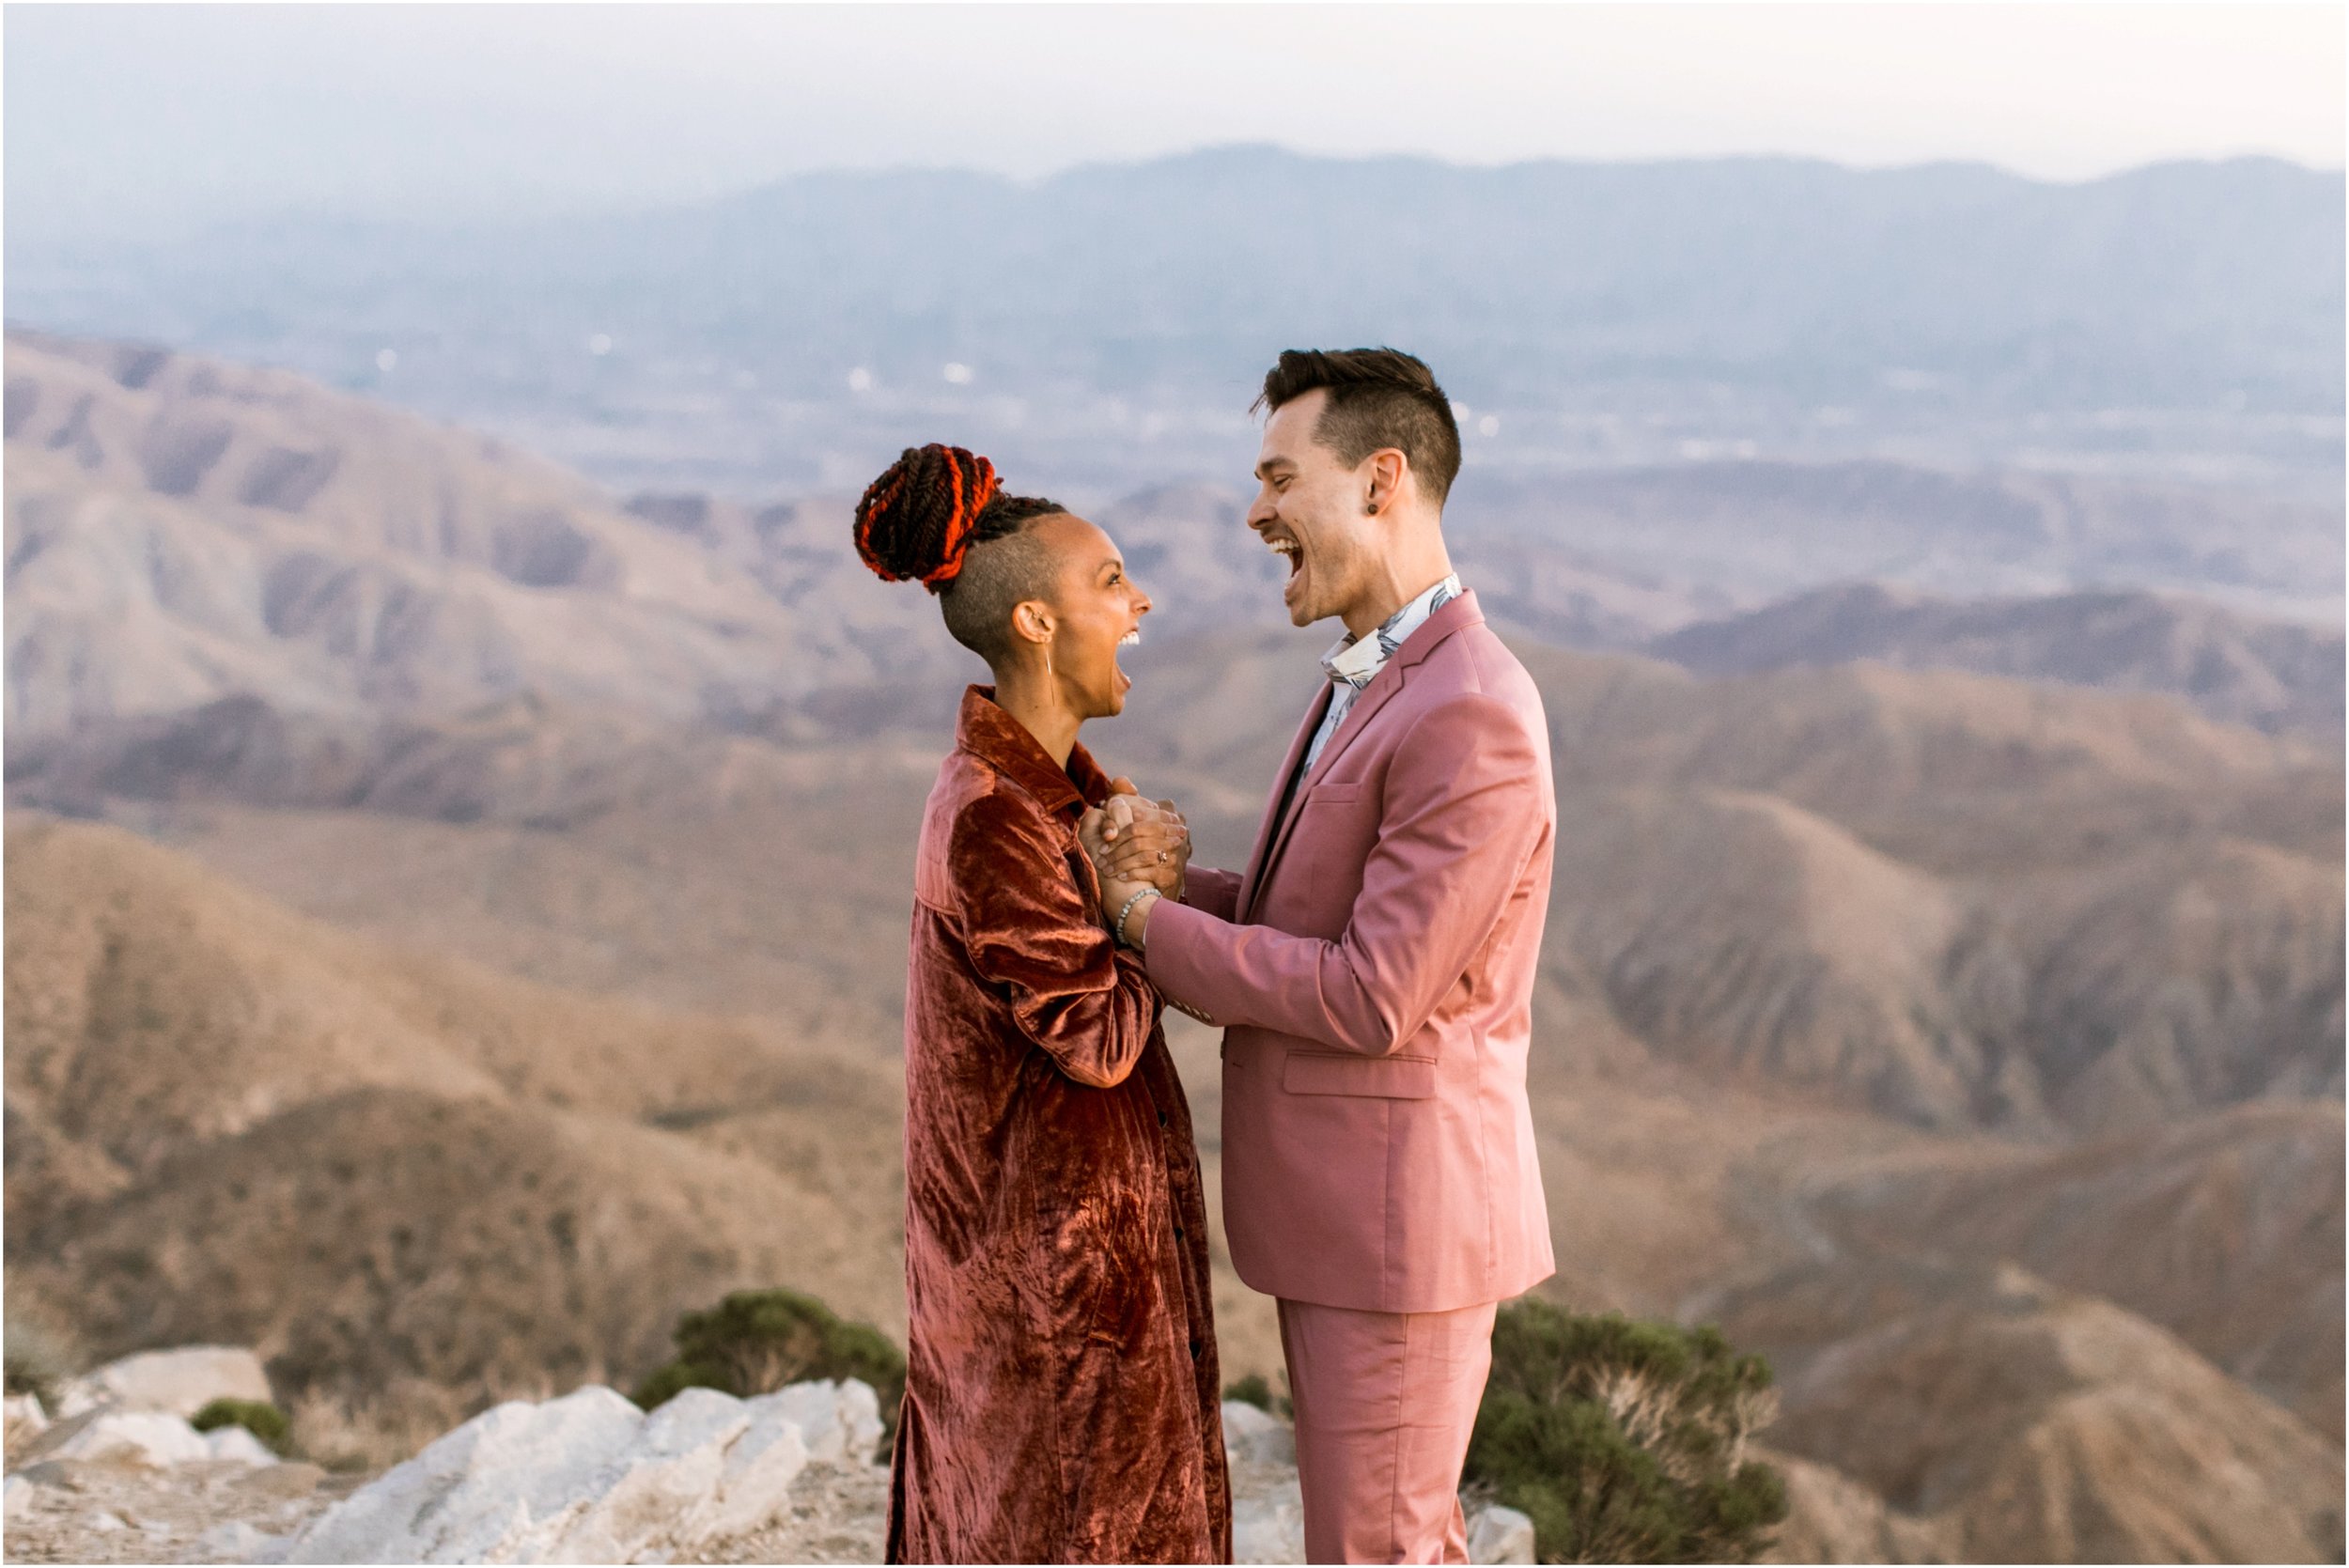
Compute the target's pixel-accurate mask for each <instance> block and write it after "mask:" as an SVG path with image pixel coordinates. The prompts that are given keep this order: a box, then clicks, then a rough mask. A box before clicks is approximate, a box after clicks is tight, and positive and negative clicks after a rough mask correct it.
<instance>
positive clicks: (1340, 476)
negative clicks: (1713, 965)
mask: <svg viewBox="0 0 2349 1568" xmlns="http://www.w3.org/2000/svg"><path fill="white" fill-rule="evenodd" d="M1329 401H1330V395H1329V393H1327V392H1326V391H1323V390H1321V389H1319V388H1315V390H1314V391H1312V392H1309V393H1306V394H1305V395H1304V396H1301V397H1294V398H1291V399H1290V400H1289V401H1287V402H1285V403H1283V404H1282V405H1281V406H1280V407H1279V408H1277V409H1275V410H1273V411H1272V417H1271V418H1269V419H1268V420H1266V421H1265V427H1264V443H1263V445H1262V446H1261V447H1259V448H1258V450H1257V454H1256V478H1257V481H1258V484H1257V489H1256V501H1255V505H1252V506H1251V507H1250V508H1249V509H1248V526H1249V527H1251V528H1252V529H1254V530H1255V531H1256V534H1257V536H1258V537H1260V538H1262V539H1263V540H1264V541H1265V543H1266V544H1268V545H1269V546H1271V547H1272V549H1273V550H1274V551H1276V552H1278V553H1280V554H1282V555H1283V556H1284V557H1285V558H1286V560H1287V561H1288V566H1289V579H1288V582H1287V584H1286V585H1285V586H1283V588H1282V590H1281V602H1282V603H1283V604H1285V605H1287V606H1288V612H1289V620H1290V621H1291V622H1292V623H1293V624H1295V625H1297V626H1311V625H1312V624H1313V623H1314V622H1315V621H1317V620H1320V619H1322V618H1323V617H1324V616H1327V615H1343V614H1344V613H1346V610H1347V609H1348V608H1349V607H1350V606H1351V605H1353V603H1354V602H1355V601H1356V600H1357V599H1360V598H1363V597H1364V596H1365V595H1367V594H1371V593H1375V592H1376V591H1377V582H1378V573H1377V565H1378V562H1379V559H1380V555H1381V552H1382V551H1384V549H1385V546H1386V530H1385V528H1384V527H1383V526H1382V525H1381V523H1380V520H1378V519H1377V518H1374V517H1370V516H1368V515H1366V514H1365V512H1364V510H1363V504H1364V502H1365V501H1366V500H1367V499H1368V497H1369V493H1370V484H1371V464H1372V463H1373V462H1374V461H1376V454H1374V455H1373V456H1371V457H1367V458H1363V459H1362V461H1361V465H1360V466H1359V467H1347V466H1346V464H1344V463H1342V462H1340V461H1339V460H1338V456H1337V454H1336V453H1334V452H1332V451H1330V449H1329V448H1328V447H1326V446H1324V445H1322V444H1321V443H1320V442H1317V441H1315V439H1314V430H1315V427H1316V426H1317V425H1319V424H1320V422H1321V411H1322V410H1323V409H1324V408H1325V407H1327V406H1328V404H1329Z"/></svg>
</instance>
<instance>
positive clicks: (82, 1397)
mask: <svg viewBox="0 0 2349 1568" xmlns="http://www.w3.org/2000/svg"><path fill="white" fill-rule="evenodd" d="M271 1397H272V1396H271V1394H270V1387H269V1374H268V1373H266V1372H264V1371H263V1370H262V1369H261V1358H259V1357H258V1356H256V1355H255V1354H254V1353H253V1352H252V1351H250V1350H246V1349H243V1348H241V1347H238V1346H232V1345H222V1344H191V1345H182V1346H180V1347H179V1348H178V1349H176V1350H148V1351H142V1352H140V1353H139V1354H137V1355H134V1356H125V1357H123V1358H121V1359H120V1360H118V1361H109V1362H107V1363H106V1364H105V1365H104V1366H102V1367H100V1368H99V1369H98V1370H97V1371H96V1372H93V1373H90V1374H88V1375H86V1376H84V1377H76V1378H74V1379H72V1380H71V1381H70V1382H69V1383H67V1384H66V1385H65V1387H64V1388H62V1389H59V1390H58V1392H57V1413H58V1414H59V1415H62V1416H77V1415H80V1414H81V1413H82V1412H83V1411H85V1410H95V1409H99V1408H101V1407H102V1406H105V1405H117V1406H119V1407H120V1408H122V1409H125V1410H160V1411H163V1412H164V1413H166V1414H169V1415H174V1416H182V1417H193V1416H194V1414H195V1413H196V1412H197V1411H199V1410H201V1409H203V1408H204V1406H206V1405H210V1403H211V1402H212V1401H214V1400H216V1399H246V1400H254V1401H257V1402H258V1403H261V1404H268V1403H269V1401H270V1399H271Z"/></svg>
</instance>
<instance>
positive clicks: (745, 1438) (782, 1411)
mask: <svg viewBox="0 0 2349 1568" xmlns="http://www.w3.org/2000/svg"><path fill="white" fill-rule="evenodd" d="M818 1386H819V1387H820V1385H818ZM856 1387H858V1388H860V1389H862V1388H863V1387H864V1385H863V1384H862V1383H859V1384H857V1385H856ZM790 1391H791V1390H790V1389H782V1390H779V1391H777V1392H775V1393H771V1394H762V1395H760V1396H759V1397H758V1398H756V1399H754V1400H751V1401H749V1402H748V1404H749V1406H750V1411H751V1419H750V1421H749V1423H748V1424H747V1425H745V1426H744V1428H743V1430H742V1433H741V1436H738V1437H736V1438H735V1439H734V1442H733V1446H732V1447H730V1448H728V1449H727V1450H726V1455H725V1464H724V1467H723V1469H721V1470H720V1472H719V1475H718V1488H717V1491H716V1493H715V1494H714V1495H713V1496H712V1497H710V1498H708V1501H706V1502H705V1503H704V1504H703V1505H702V1506H701V1508H700V1509H699V1510H697V1511H696V1513H695V1515H694V1517H693V1519H692V1533H693V1535H694V1536H695V1537H696V1538H697V1539H699V1540H704V1541H723V1540H724V1539H726V1538H727V1537H729V1536H736V1535H746V1534H748V1533H749V1532H750V1531H752V1530H754V1529H758V1528H759V1527H760V1526H761V1525H764V1524H765V1523H767V1521H768V1520H770V1519H771V1518H773V1517H774V1516H775V1515H776V1514H780V1513H782V1512H783V1511H784V1510H785V1509H786V1507H788V1506H789V1504H790V1500H791V1498H790V1494H791V1483H793V1482H795V1481H797V1480H799V1478H800V1472H801V1470H802V1469H805V1468H806V1467H807V1461H808V1452H807V1441H806V1438H805V1436H804V1435H803V1429H802V1428H801V1425H800V1423H799V1422H798V1421H794V1420H793V1419H792V1417H791V1415H790V1405H789V1404H788V1402H786V1400H785V1398H784V1396H785V1395H786V1394H787V1393H789V1392H790ZM867 1392H870V1390H869V1389H868V1390H867Z"/></svg>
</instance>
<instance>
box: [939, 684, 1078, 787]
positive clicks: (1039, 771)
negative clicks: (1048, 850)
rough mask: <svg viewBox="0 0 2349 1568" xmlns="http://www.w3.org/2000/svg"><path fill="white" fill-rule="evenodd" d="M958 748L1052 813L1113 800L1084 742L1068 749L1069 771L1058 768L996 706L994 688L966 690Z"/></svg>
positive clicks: (1024, 730)
mask: <svg viewBox="0 0 2349 1568" xmlns="http://www.w3.org/2000/svg"><path fill="white" fill-rule="evenodd" d="M955 749H956V750H957V751H961V752H968V753H971V754H972V756H974V757H976V758H978V759H979V760H980V761H981V762H984V763H986V764H987V765H988V767H989V768H994V769H995V771H997V772H998V773H1001V774H1003V776H1004V777H1006V778H1008V779H1010V780H1012V781H1013V782H1014V783H1016V784H1019V787H1020V788H1022V789H1024V790H1026V791H1027V792H1028V793H1029V794H1030V795H1033V796H1034V797H1035V799H1036V801H1037V803H1038V804H1040V805H1042V806H1043V808H1044V809H1045V810H1046V811H1048V812H1063V811H1066V810H1068V809H1069V808H1070V807H1072V806H1097V805H1099V804H1100V803H1101V802H1102V801H1103V800H1108V799H1109V793H1110V782H1109V776H1108V775H1107V774H1105V773H1103V772H1102V771H1101V769H1100V768H1099V766H1098V765H1097V764H1096V763H1095V762H1094V760H1093V753H1090V752H1088V751H1086V750H1085V749H1084V743H1083V742H1082V741H1079V742H1078V743H1077V744H1076V745H1074V746H1072V747H1071V748H1069V752H1068V768H1067V770H1066V772H1064V771H1063V770H1061V769H1060V768H1056V767H1054V766H1053V764H1052V759H1051V757H1050V754H1049V753H1046V751H1045V750H1044V748H1043V746H1042V745H1041V744H1040V743H1038V741H1037V740H1036V737H1034V736H1033V735H1031V734H1029V733H1028V726H1027V725H1025V724H1023V723H1021V722H1019V720H1017V719H1015V718H1013V717H1012V716H1011V715H1010V714H1008V713H1006V712H1004V711H1003V709H1002V708H1001V707H999V706H996V704H995V688H993V687H992V686H972V687H970V688H967V689H966V690H965V691H963V693H962V711H961V712H960V713H959V714H957V716H956V719H955Z"/></svg>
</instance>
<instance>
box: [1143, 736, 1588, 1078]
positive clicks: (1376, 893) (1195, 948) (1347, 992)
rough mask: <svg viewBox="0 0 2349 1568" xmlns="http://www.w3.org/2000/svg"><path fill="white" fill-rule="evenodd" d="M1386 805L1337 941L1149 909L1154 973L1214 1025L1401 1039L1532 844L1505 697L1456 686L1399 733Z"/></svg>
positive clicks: (1538, 818)
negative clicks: (1405, 732)
mask: <svg viewBox="0 0 2349 1568" xmlns="http://www.w3.org/2000/svg"><path fill="white" fill-rule="evenodd" d="M1382 805H1383V809H1382V813H1381V816H1380V820H1379V824H1378V836H1377V842H1376V843H1375V844H1374V845H1373V846H1372V848H1371V851H1370V859H1369V862H1368V863H1367V864H1366V865H1365V866H1364V867H1363V869H1362V884H1361V893H1359V894H1358V895H1357V896H1356V897H1355V900H1354V907H1353V908H1352V910H1351V911H1350V913H1349V914H1348V917H1347V920H1346V929H1345V930H1344V932H1342V933H1341V934H1340V935H1339V936H1338V938H1337V939H1335V940H1326V939H1322V938H1318V937H1299V936H1291V935H1289V934H1288V933H1286V932H1282V931H1275V930H1272V929H1271V928H1270V927H1268V926H1263V925H1236V924H1232V923H1230V922H1229V921H1225V920H1221V919H1218V918H1217V917H1215V916H1214V915H1211V914H1208V913H1206V912H1205V911H1203V910H1201V909H1197V908H1190V907H1188V906H1184V905H1161V906H1159V908H1154V909H1152V910H1151V911H1150V927H1149V933H1150V934H1149V937H1148V964H1149V970H1150V975H1151V978H1152V979H1154V980H1156V981H1157V982H1158V983H1159V986H1160V987H1161V988H1162V989H1163V990H1164V991H1165V992H1166V994H1167V995H1168V996H1170V997H1173V998H1175V999H1178V1000H1179V1001H1183V1002H1186V1003H1189V1004H1191V1005H1195V1006H1198V1007H1200V1008H1203V1009H1204V1010H1206V1012H1208V1013H1210V1014H1212V1015H1213V1016H1214V1017H1215V1020H1216V1022H1218V1023H1219V1024H1223V1025H1226V1026H1229V1025H1233V1024H1246V1025H1252V1026H1254V1027H1257V1028H1262V1029H1273V1030H1278V1031H1280V1032H1282V1033H1283V1034H1294V1035H1299V1036H1300V1037H1302V1038H1304V1039H1308V1040H1315V1041H1318V1042H1320V1043H1321V1044H1323V1045H1327V1046H1330V1047H1331V1048H1335V1049H1338V1050H1348V1051H1359V1052H1361V1054H1363V1055H1366V1056H1385V1055H1388V1054H1390V1053H1392V1052H1393V1051H1395V1050H1398V1049H1400V1048H1402V1046H1403V1045H1404V1043H1405V1042H1406V1041H1408V1040H1409V1039H1410V1038H1411V1036H1412V1035H1414V1034H1416V1033H1418V1032H1419V1031H1420V1030H1421V1028H1422V1027H1423V1026H1424V1025H1425V1024H1426V1022H1427V1019H1428V1017H1430V1016H1431V1015H1432V1014H1433V1013H1434V1012H1435V1010H1436V1005H1437V1003H1439V1001H1442V1000H1443V997H1444V993H1446V992H1447V991H1449V990H1451V988H1452V987H1453V986H1455V985H1456V984H1457V983H1458V982H1459V979H1460V976H1461V975H1462V974H1464V973H1466V972H1467V970H1468V966H1469V960H1470V958H1471V957H1473V956H1474V955H1475V954H1476V951H1477V950H1478V949H1479V948H1481V947H1482V946H1484V944H1485V942H1486V939H1488V938H1489V937H1490V936H1491V935H1492V932H1493V929H1494V927H1496V926H1497V925H1498V924H1500V922H1501V914H1502V912H1503V911H1504V910H1505V909H1506V908H1507V907H1508V903H1509V899H1510V898H1511V896H1512V895H1513V894H1514V893H1515V892H1516V889H1517V879H1518V877H1519V874H1520V873H1522V872H1523V870H1524V869H1525V865H1526V862H1527V860H1528V859H1529V858H1530V857H1531V856H1532V854H1533V853H1534V851H1535V850H1536V849H1537V848H1538V847H1539V846H1540V844H1541V839H1542V834H1543V832H1544V831H1545V829H1546V827H1547V825H1548V816H1549V812H1548V800H1547V799H1546V795H1545V786H1544V780H1543V772H1542V767H1541V757H1540V753H1539V751H1538V750H1537V748H1536V745H1535V742H1534V738H1533V737H1532V735H1531V734H1530V733H1529V732H1528V731H1527V729H1526V727H1525V724H1524V722H1523V721H1522V720H1521V719H1520V718H1519V717H1518V716H1517V713H1516V711H1515V710H1514V709H1512V708H1510V707H1509V706H1507V705H1506V704H1504V703H1502V702H1501V701H1499V700H1498V699H1496V698H1493V697H1489V696H1486V695H1484V694H1482V693H1474V692H1471V693H1468V694H1464V695H1462V696H1459V697H1455V698H1453V699H1451V700H1450V701H1447V702H1445V703H1444V704H1442V705H1441V706H1437V707H1434V708H1431V709H1429V710H1428V711H1427V712H1426V713H1425V714H1423V715H1422V716H1421V718H1420V719H1419V721H1418V722H1417V723H1415V724H1414V725H1413V727H1412V729H1411V732H1410V733H1409V734H1408V735H1407V736H1406V737H1404V738H1403V742H1402V744H1401V746H1400V747H1398V748H1397V750H1396V752H1395V753H1394V757H1393V760H1392V762H1391V763H1390V764H1389V766H1388V769H1387V776H1386V785H1385V793H1384V798H1383V802H1382ZM1292 852H1294V851H1292Z"/></svg>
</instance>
